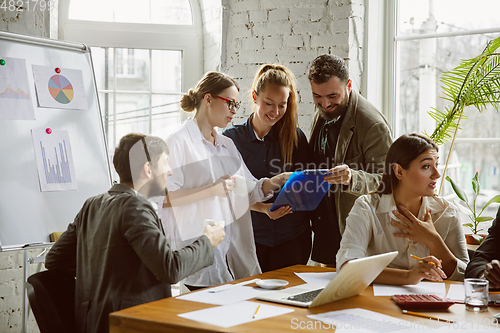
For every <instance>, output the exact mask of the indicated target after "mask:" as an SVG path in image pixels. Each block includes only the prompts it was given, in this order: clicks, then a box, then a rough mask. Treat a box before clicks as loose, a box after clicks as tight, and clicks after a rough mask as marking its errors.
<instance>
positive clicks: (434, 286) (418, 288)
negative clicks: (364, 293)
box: [373, 282, 446, 297]
mask: <svg viewBox="0 0 500 333" xmlns="http://www.w3.org/2000/svg"><path fill="white" fill-rule="evenodd" d="M419 294H420V295H424V294H425V295H436V296H439V297H444V296H445V295H446V287H445V285H444V283H437V282H420V283H419V284H416V285H406V286H389V285H385V284H374V285H373V295H375V296H392V295H419Z"/></svg>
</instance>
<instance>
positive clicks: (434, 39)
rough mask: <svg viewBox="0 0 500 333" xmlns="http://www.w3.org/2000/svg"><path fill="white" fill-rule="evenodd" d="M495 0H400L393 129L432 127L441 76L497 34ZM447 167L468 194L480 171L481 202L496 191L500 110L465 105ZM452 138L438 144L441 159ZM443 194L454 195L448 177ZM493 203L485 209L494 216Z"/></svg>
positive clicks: (499, 21) (439, 105)
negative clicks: (480, 111) (464, 116)
mask: <svg viewBox="0 0 500 333" xmlns="http://www.w3.org/2000/svg"><path fill="white" fill-rule="evenodd" d="M497 6H498V1H495V0H476V1H473V2H471V1H470V0H439V1H434V0H398V1H397V2H396V33H395V35H396V37H395V43H394V47H395V53H394V54H395V64H396V66H395V84H394V87H393V90H392V91H394V92H395V93H394V96H393V97H394V101H395V104H394V105H395V118H394V120H395V124H394V125H395V134H396V136H399V135H401V134H404V133H411V132H419V133H421V132H423V131H425V132H427V133H429V134H430V133H431V132H432V131H433V129H434V128H435V126H436V122H435V121H434V120H433V119H432V118H431V117H430V116H429V115H428V111H430V110H431V109H432V108H436V109H438V110H441V111H443V110H444V106H445V105H446V104H447V103H449V102H448V101H445V100H444V99H442V98H440V97H442V96H443V91H442V89H441V82H440V78H441V76H442V73H443V72H444V71H448V70H450V69H452V68H454V67H456V66H457V65H458V64H459V63H460V60H461V59H468V58H472V57H475V56H476V55H478V54H479V53H481V51H482V50H483V49H484V47H485V46H486V43H487V42H488V41H489V40H492V39H494V38H496V37H498V36H500V16H498V14H497V13H496V9H495V8H497ZM465 114H466V116H467V119H464V120H462V121H461V124H460V125H461V126H460V127H461V128H462V129H463V130H460V131H459V132H458V135H457V139H456V143H455V146H454V148H453V152H452V155H451V164H450V166H451V168H450V169H449V171H448V172H447V175H449V176H450V177H451V178H453V179H454V180H456V181H457V182H458V183H459V184H460V185H461V186H462V188H464V189H465V190H466V192H468V193H469V194H471V193H472V185H471V179H472V176H473V175H474V173H475V172H479V176H480V183H481V188H482V190H481V191H482V193H483V195H482V196H481V197H480V198H479V199H478V204H479V205H481V204H484V203H485V202H486V200H487V199H490V198H491V197H492V196H493V195H494V194H500V178H499V169H500V114H499V113H497V112H496V111H495V109H494V108H493V107H488V108H487V109H486V110H484V111H483V112H482V113H479V112H478V110H477V109H475V108H469V109H467V110H466V111H465ZM449 150H450V144H449V143H448V144H445V145H443V146H442V147H441V151H440V153H441V156H440V160H441V163H442V165H444V163H445V161H446V158H447V157H448V156H447V155H448V152H449ZM444 183H445V184H444V186H443V192H442V193H441V195H443V196H448V197H449V198H452V197H453V194H452V190H451V187H450V186H449V184H448V182H446V181H445V182H444ZM470 197H471V195H470ZM497 209H498V205H497V206H491V208H490V209H489V210H488V211H487V212H486V214H485V215H490V216H495V214H496V210H497Z"/></svg>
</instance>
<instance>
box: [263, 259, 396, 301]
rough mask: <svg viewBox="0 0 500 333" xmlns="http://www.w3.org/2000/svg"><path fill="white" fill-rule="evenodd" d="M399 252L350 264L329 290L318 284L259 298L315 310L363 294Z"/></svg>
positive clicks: (330, 285) (335, 279)
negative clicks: (317, 307) (314, 308)
mask: <svg viewBox="0 0 500 333" xmlns="http://www.w3.org/2000/svg"><path fill="white" fill-rule="evenodd" d="M397 254H398V251H394V252H388V253H383V254H377V255H374V256H370V257H366V258H359V259H354V260H350V261H348V262H347V263H346V264H345V265H344V267H342V269H341V270H340V272H339V273H338V274H337V275H336V276H335V277H334V278H333V279H332V280H331V281H330V283H328V285H327V286H326V287H322V286H318V285H314V284H309V283H306V284H302V285H300V286H296V287H291V288H287V289H283V290H280V291H275V292H272V293H267V294H263V295H261V296H257V299H259V300H263V301H270V302H276V303H283V304H290V305H296V306H301V307H309V308H313V307H316V306H320V305H322V304H326V303H330V302H333V301H337V300H339V299H344V298H347V297H351V296H356V295H359V293H360V292H362V291H363V290H365V289H366V287H368V285H369V284H370V283H372V282H373V280H375V278H376V277H377V276H378V275H379V274H380V273H381V272H382V271H383V270H384V268H385V267H387V265H389V263H390V262H391V261H392V260H393V259H394V258H395V257H396V256H397Z"/></svg>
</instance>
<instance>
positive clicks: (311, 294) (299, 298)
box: [287, 288, 323, 303]
mask: <svg viewBox="0 0 500 333" xmlns="http://www.w3.org/2000/svg"><path fill="white" fill-rule="evenodd" d="M322 290H323V288H321V289H316V290H311V291H308V292H305V293H302V294H297V295H293V296H290V297H288V298H287V300H289V301H295V302H302V303H309V302H312V301H313V300H314V299H315V298H316V296H318V295H319V293H320V292H321V291H322Z"/></svg>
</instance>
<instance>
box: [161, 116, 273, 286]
mask: <svg viewBox="0 0 500 333" xmlns="http://www.w3.org/2000/svg"><path fill="white" fill-rule="evenodd" d="M213 135H214V137H215V145H214V144H212V143H211V142H209V141H207V140H206V139H205V138H204V137H203V134H202V133H201V131H200V129H199V128H198V126H197V124H196V123H195V121H194V120H193V119H191V118H190V119H187V120H186V121H185V122H184V124H182V126H181V128H180V129H179V130H177V131H176V132H174V133H173V134H172V135H171V136H170V137H168V138H167V139H166V142H167V145H168V147H169V150H170V154H169V159H168V163H169V166H170V167H171V169H172V175H171V176H169V177H168V178H167V184H166V186H167V189H168V191H169V192H173V191H176V190H180V189H193V188H199V187H202V186H205V185H208V184H213V183H214V182H215V181H217V179H219V178H220V177H221V176H223V175H226V174H229V175H231V176H233V175H241V176H243V177H245V178H247V179H251V180H253V181H255V182H257V186H255V188H254V189H253V191H251V192H250V193H249V195H248V196H245V197H241V196H237V195H235V194H234V192H232V193H230V194H229V196H228V197H218V196H213V197H210V198H207V199H203V200H200V201H197V202H194V203H191V204H187V205H183V206H178V207H175V206H174V207H172V208H161V209H159V216H160V218H161V220H162V222H163V225H164V227H165V233H166V235H167V239H168V241H169V243H170V245H171V246H172V248H173V249H174V250H176V249H180V248H182V247H185V246H188V245H189V244H191V243H192V242H193V241H194V240H196V239H197V238H198V237H200V236H201V235H202V233H203V228H204V226H205V222H204V221H205V219H212V220H222V221H224V222H225V225H226V226H225V228H224V231H225V233H226V234H225V237H224V240H223V241H222V242H221V243H220V244H219V245H218V246H217V247H216V248H214V256H215V261H214V264H213V265H211V266H209V267H206V268H204V269H202V270H200V271H198V272H197V273H195V274H193V275H191V276H189V277H187V278H186V279H185V280H184V281H183V282H184V283H185V284H188V285H192V286H212V285H216V284H220V283H225V282H228V281H232V280H233V276H231V273H230V272H229V270H228V267H227V266H228V264H229V266H230V268H231V271H232V273H233V274H234V278H235V279H239V278H242V277H247V276H251V275H255V274H259V273H261V271H260V266H259V263H258V260H257V255H256V251H255V243H254V236H253V230H252V220H251V215H250V209H249V208H250V205H253V204H255V203H257V202H261V201H264V200H267V198H268V197H270V196H272V193H270V194H269V195H268V196H267V197H266V196H265V195H264V193H263V192H262V184H263V182H264V180H265V179H267V178H263V179H260V180H257V179H255V177H254V176H253V175H252V174H251V173H250V171H249V170H248V169H247V167H246V165H245V163H244V162H243V159H242V158H241V155H240V153H239V152H238V150H237V148H236V146H235V145H234V143H233V141H232V140H231V139H229V138H228V137H225V136H222V135H219V134H218V133H217V132H216V131H215V130H214V131H213ZM230 203H231V206H232V208H233V212H234V216H235V218H236V222H234V218H233V212H232V211H231V209H230ZM226 257H227V263H226Z"/></svg>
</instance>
